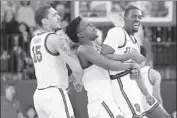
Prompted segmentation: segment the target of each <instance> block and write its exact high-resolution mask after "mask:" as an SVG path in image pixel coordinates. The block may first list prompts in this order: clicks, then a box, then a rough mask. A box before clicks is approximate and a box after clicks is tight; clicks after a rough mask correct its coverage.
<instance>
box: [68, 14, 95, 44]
mask: <svg viewBox="0 0 177 118" xmlns="http://www.w3.org/2000/svg"><path fill="white" fill-rule="evenodd" d="M66 33H67V35H68V36H69V38H70V39H71V40H72V41H73V42H75V43H80V42H85V41H86V40H90V41H94V40H95V39H96V38H97V37H98V36H97V33H96V29H95V27H94V25H93V24H91V23H89V22H87V21H85V20H83V19H82V18H81V17H80V16H79V17H76V18H75V19H73V20H72V21H71V23H70V24H69V25H68V26H67V27H66Z"/></svg>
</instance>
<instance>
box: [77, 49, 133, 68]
mask: <svg viewBox="0 0 177 118" xmlns="http://www.w3.org/2000/svg"><path fill="white" fill-rule="evenodd" d="M78 56H81V57H84V59H86V60H87V61H89V62H91V63H93V64H95V65H97V66H100V67H102V68H104V69H106V70H112V71H121V70H127V69H130V68H133V67H134V65H133V64H132V63H128V64H124V63H122V62H120V61H114V60H110V59H108V58H106V57H104V56H103V55H101V54H99V53H98V52H97V51H96V50H95V49H93V47H91V46H84V47H82V49H80V51H79V52H78Z"/></svg>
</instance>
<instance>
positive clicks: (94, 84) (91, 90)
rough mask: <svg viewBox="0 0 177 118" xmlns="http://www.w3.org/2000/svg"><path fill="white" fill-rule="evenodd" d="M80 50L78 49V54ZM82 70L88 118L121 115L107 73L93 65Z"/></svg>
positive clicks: (106, 117) (110, 117) (107, 117)
mask: <svg viewBox="0 0 177 118" xmlns="http://www.w3.org/2000/svg"><path fill="white" fill-rule="evenodd" d="M81 48H82V46H80V47H79V48H78V52H79V51H80V50H81ZM83 70H84V75H83V78H82V81H83V84H84V87H85V90H86V91H87V96H88V105H87V108H88V114H89V118H90V117H97V118H98V117H99V118H116V116H118V115H123V114H122V112H121V111H120V109H119V107H118V106H117V104H116V102H115V100H114V98H113V93H112V87H111V81H110V78H109V73H108V71H107V70H105V69H103V68H101V67H99V66H97V65H94V64H90V65H89V67H86V68H83Z"/></svg>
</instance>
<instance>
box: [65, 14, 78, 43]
mask: <svg viewBox="0 0 177 118" xmlns="http://www.w3.org/2000/svg"><path fill="white" fill-rule="evenodd" d="M81 21H82V18H81V17H80V16H78V17H76V18H74V19H73V20H72V21H71V23H70V24H69V25H68V26H67V27H66V34H67V35H68V37H69V38H70V40H71V41H72V42H75V43H78V41H79V37H78V36H77V28H78V26H79V23H80V22H81Z"/></svg>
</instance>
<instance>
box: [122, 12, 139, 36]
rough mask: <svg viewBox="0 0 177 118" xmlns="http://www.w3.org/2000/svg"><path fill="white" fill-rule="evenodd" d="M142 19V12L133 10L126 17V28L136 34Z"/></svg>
mask: <svg viewBox="0 0 177 118" xmlns="http://www.w3.org/2000/svg"><path fill="white" fill-rule="evenodd" d="M141 18H142V13H141V10H139V9H131V10H130V11H129V13H128V14H127V16H125V26H126V27H127V28H128V29H129V30H130V31H133V32H134V33H135V32H138V29H139V26H140V21H141Z"/></svg>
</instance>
